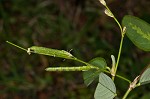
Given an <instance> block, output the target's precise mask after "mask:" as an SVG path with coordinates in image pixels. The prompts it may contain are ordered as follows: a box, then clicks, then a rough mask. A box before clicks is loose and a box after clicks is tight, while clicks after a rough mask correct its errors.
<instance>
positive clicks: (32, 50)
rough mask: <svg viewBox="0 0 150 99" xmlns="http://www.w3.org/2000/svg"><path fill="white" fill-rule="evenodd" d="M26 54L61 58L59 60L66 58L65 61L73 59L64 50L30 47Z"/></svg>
mask: <svg viewBox="0 0 150 99" xmlns="http://www.w3.org/2000/svg"><path fill="white" fill-rule="evenodd" d="M27 53H29V54H30V53H37V54H42V55H48V56H53V57H61V58H66V59H74V58H75V57H74V56H73V55H72V54H70V53H69V52H67V51H64V50H57V49H51V48H45V47H38V46H32V47H30V48H28V51H27Z"/></svg>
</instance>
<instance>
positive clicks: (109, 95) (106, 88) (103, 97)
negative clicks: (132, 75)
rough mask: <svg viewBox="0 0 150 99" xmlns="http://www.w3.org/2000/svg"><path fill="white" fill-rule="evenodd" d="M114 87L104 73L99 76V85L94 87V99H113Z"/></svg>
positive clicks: (114, 94)
mask: <svg viewBox="0 0 150 99" xmlns="http://www.w3.org/2000/svg"><path fill="white" fill-rule="evenodd" d="M116 95H117V94H116V87H115V84H114V82H113V81H112V79H111V78H110V77H109V76H107V75H106V74H104V73H100V74H99V83H98V85H97V87H96V90H95V94H94V98H95V99H113V98H114V97H115V96H116Z"/></svg>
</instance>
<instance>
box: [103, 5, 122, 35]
mask: <svg viewBox="0 0 150 99" xmlns="http://www.w3.org/2000/svg"><path fill="white" fill-rule="evenodd" d="M105 7H106V9H107V10H108V11H109V12H110V13H111V14H112V15H113V18H114V20H115V21H116V23H117V24H118V26H119V28H120V31H121V33H122V32H123V30H122V27H121V25H120V23H119V22H118V20H117V19H116V17H115V16H114V14H113V13H112V12H111V10H110V9H109V8H108V6H107V5H106V6H105Z"/></svg>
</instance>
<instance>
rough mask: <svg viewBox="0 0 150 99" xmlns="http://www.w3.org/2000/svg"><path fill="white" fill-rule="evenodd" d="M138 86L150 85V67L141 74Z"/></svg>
mask: <svg viewBox="0 0 150 99" xmlns="http://www.w3.org/2000/svg"><path fill="white" fill-rule="evenodd" d="M139 83H140V85H144V84H148V83H150V65H149V66H148V67H147V68H146V70H145V71H144V72H143V73H142V75H141V77H140V80H139Z"/></svg>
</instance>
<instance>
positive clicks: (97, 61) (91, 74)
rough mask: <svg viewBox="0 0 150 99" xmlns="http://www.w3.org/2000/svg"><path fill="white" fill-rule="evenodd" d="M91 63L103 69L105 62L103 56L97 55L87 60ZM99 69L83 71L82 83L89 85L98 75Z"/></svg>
mask: <svg viewBox="0 0 150 99" xmlns="http://www.w3.org/2000/svg"><path fill="white" fill-rule="evenodd" d="M89 63H90V64H91V65H94V66H97V67H98V68H100V69H105V68H106V66H107V64H106V61H105V59H104V58H101V57H97V58H94V59H92V60H91V61H90V62H89ZM100 72H101V70H95V69H91V70H89V71H85V72H83V79H84V83H85V84H86V85H87V86H89V85H90V84H91V83H92V82H93V81H94V80H95V79H96V78H97V77H98V75H99V73H100Z"/></svg>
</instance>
